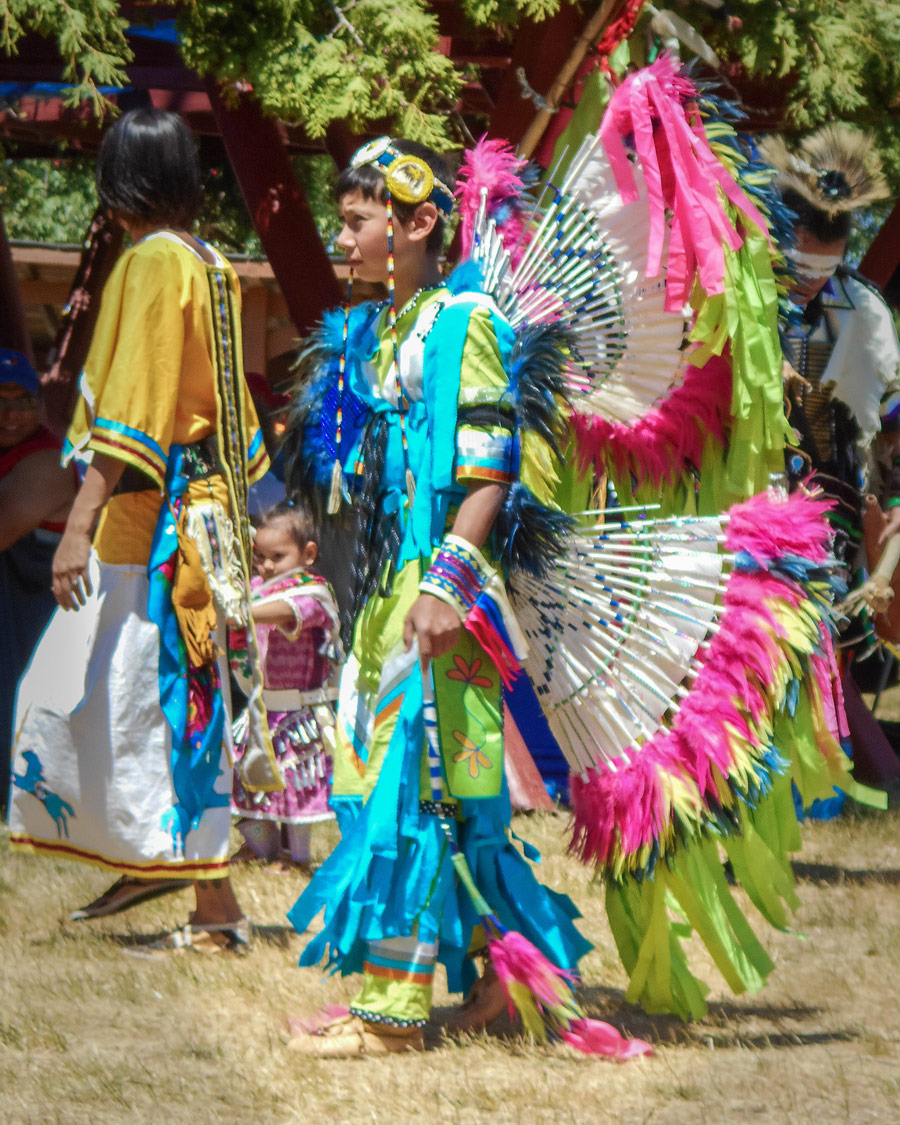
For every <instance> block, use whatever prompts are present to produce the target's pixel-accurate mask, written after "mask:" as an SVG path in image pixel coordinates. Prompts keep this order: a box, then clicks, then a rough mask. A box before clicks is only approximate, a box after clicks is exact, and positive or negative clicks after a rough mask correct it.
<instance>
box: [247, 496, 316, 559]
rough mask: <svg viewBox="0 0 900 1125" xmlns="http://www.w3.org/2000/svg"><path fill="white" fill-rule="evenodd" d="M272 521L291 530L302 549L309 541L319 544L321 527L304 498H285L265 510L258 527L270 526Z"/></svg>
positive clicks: (292, 535)
mask: <svg viewBox="0 0 900 1125" xmlns="http://www.w3.org/2000/svg"><path fill="white" fill-rule="evenodd" d="M271 523H283V524H285V526H286V527H287V528H288V531H289V532H290V536H291V539H293V540H294V542H295V543H296V544H297V546H298V547H300V548H301V549H302V548H303V547H305V546H306V544H307V543H315V545H316V546H317V547H318V545H319V529H318V528H317V527H316V521H315V519H314V518H313V514H312V509H311V508H310V507H309V505H308V504H307V503H306V502H305V501H304V500H295V501H293V502H291V501H289V500H283V501H282V502H281V503H280V504H276V505H275V506H274V507H273V508H269V509H268V510H267V511H265V512H264V513H263V515H262V518H261V519H260V521H259V523H258V524H257V527H268V525H269V524H271Z"/></svg>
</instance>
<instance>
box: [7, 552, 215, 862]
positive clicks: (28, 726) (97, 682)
mask: <svg viewBox="0 0 900 1125" xmlns="http://www.w3.org/2000/svg"><path fill="white" fill-rule="evenodd" d="M90 575H91V583H92V585H93V593H92V595H91V597H90V598H89V599H88V601H87V604H86V605H84V606H83V607H82V608H81V609H80V610H79V611H78V612H73V611H71V610H70V611H68V612H65V611H63V610H61V609H58V610H57V611H56V613H55V614H54V616H53V618H52V619H51V621H50V624H49V625H48V626H47V629H46V632H45V633H44V635H43V637H42V638H41V641H40V643H39V644H38V647H37V649H36V650H35V653H34V655H33V656H32V658H31V663H30V664H29V666H28V669H27V670H26V672H25V675H24V676H23V677H22V680H21V682H20V684H19V693H18V699H17V704H16V722H15V728H14V729H15V732H16V734H15V739H14V743H13V782H12V790H11V797H10V814H9V824H10V835H11V842H12V844H13V846H14V847H20V848H27V849H31V850H35V851H40V852H43V853H45V854H50V855H54V856H57V857H60V858H66V859H76V860H82V861H83V862H86V863H93V864H97V865H99V866H102V867H108V868H112V869H113V870H116V871H119V872H122V873H123V874H127V875H139V876H147V877H153V878H158V877H171V878H187V877H191V878H200V879H202V878H221V877H222V876H224V875H225V874H226V873H227V872H226V869H227V864H228V859H227V853H228V833H229V825H230V810H229V803H228V801H227V800H226V801H225V802H224V803H223V805H222V806H221V807H217V808H210V809H207V810H205V811H204V812H203V814H202V816H201V817H200V818H199V821H198V822H197V824H196V826H195V827H194V828H193V829H192V830H191V831H190V832H189V833H188V835H187V839H186V841H185V842H184V845H183V847H182V846H181V844H180V843H176V842H175V841H174V840H173V837H172V833H171V832H170V831H169V830H168V828H167V827H166V824H165V820H166V814H167V813H168V812H169V810H171V809H172V807H173V805H174V804H175V802H176V800H177V798H176V795H175V790H174V787H173V785H172V772H171V764H170V756H171V746H172V733H171V728H170V727H169V724H168V722H167V721H166V718H165V716H164V714H163V712H162V709H161V707H160V702H159V680H158V670H159V649H160V638H159V630H158V629H157V627H156V625H154V624H153V623H152V622H151V621H150V620H149V619H148V617H147V593H148V587H149V583H148V580H147V575H146V568H145V567H143V566H112V565H109V564H107V563H100V562H98V560H97V559H96V557H95V556H93V555H92V557H91V562H90ZM219 649H220V651H221V649H222V646H219ZM219 673H220V682H221V683H222V685H223V690H224V691H225V693H226V702H227V696H228V671H227V665H225V664H224V661H220V667H219ZM225 729H226V731H228V729H229V723H228V722H227V721H226V724H225ZM226 737H227V736H226ZM215 789H216V792H219V793H222V794H223V795H226V794H229V793H230V791H231V768H230V764H229V748H228V747H226V746H225V745H223V747H222V759H221V772H220V775H219V778H218V780H217V781H216V785H215Z"/></svg>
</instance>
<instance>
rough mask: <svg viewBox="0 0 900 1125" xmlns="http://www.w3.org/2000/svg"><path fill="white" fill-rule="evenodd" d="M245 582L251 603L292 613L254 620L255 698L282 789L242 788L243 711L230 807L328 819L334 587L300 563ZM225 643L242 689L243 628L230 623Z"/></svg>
mask: <svg viewBox="0 0 900 1125" xmlns="http://www.w3.org/2000/svg"><path fill="white" fill-rule="evenodd" d="M250 587H251V592H252V599H251V606H253V605H265V604H266V603H267V602H270V603H271V602H283V603H285V604H287V605H289V606H290V607H291V610H292V612H293V614H294V621H293V624H292V625H291V626H287V627H285V626H281V625H263V624H257V625H256V626H255V631H256V642H257V647H258V650H259V660H260V666H261V668H262V678H263V703H264V704H265V708H266V712H267V715H268V722H269V733H270V734H271V736H272V747H273V750H274V751H275V760H276V761H277V763H278V769H279V772H280V773H281V776H282V778H283V780H284V789H282V790H279V791H277V792H274V793H248V792H247V791H246V790H245V789H244V786H243V784H242V782H241V770H240V763H241V760H242V758H243V756H244V749H245V746H246V740H247V736H248V734H249V731H250V722H249V718H250V716H249V715H248V714H247V712H243V713H242V714H241V716H240V717H239V718H238V719H237V720H236V721H235V724H234V759H235V767H236V768H235V772H234V793H233V796H232V811H233V812H235V813H236V814H237V815H238V816H240V817H245V818H249V819H251V820H266V821H273V822H276V823H278V824H288V825H300V824H314V823H316V822H317V821H320V820H332V819H333V818H334V813H333V812H331V811H330V810H329V808H328V798H329V795H330V793H331V772H332V755H331V746H332V744H333V742H334V733H333V728H334V713H333V701H334V699H335V697H336V692H335V691H334V690H333V689H332V688H331V687H330V686H329V684H328V681H329V680H330V679H331V676H332V672H333V670H334V667H335V661H336V658H337V655H338V648H337V645H338V631H339V629H340V622H339V620H338V612H337V607H336V605H335V601H334V594H333V593H332V590H331V588H330V587H329V585H328V584H327V582H325V581H323V580H322V579H321V578H318V577H316V575H314V574H307V573H305V572H303V571H300V570H297V571H293V572H291V573H290V574H280V575H278V576H277V577H275V578H272V579H270V580H269V581H268V582H264V581H263V580H262V579H261V578H259V577H256V578H254V579H253V580H252V581H251V584H250ZM229 647H230V649H231V652H232V660H231V669H232V672H233V673H234V676H235V679H236V680H237V683H238V686H239V687H241V688H242V689H243V688H245V687H246V688H248V689H249V688H250V685H251V683H252V679H251V676H250V674H249V673H250V671H251V669H250V665H249V657H250V652H249V649H248V648H247V637H246V630H243V629H242V630H232V631H231V635H230V637H229Z"/></svg>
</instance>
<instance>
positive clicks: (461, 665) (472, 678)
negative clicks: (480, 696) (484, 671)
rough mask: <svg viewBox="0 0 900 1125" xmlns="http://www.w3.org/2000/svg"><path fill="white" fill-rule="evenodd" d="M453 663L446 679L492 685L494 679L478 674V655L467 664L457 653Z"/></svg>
mask: <svg viewBox="0 0 900 1125" xmlns="http://www.w3.org/2000/svg"><path fill="white" fill-rule="evenodd" d="M453 663H454V664H455V665H456V667H455V668H449V669H448V670H447V679H448V680H459V682H460V683H463V684H467V685H468V684H471V685H472V686H473V687H483V688H490V687H493V686H494V681H493V680H492V679H491V678H490V677H489V676H481V675H479V669H480V668H481V659H480V657H477V656H476V657H475V659H474V660H473V661H472V663H471V664H469V663H468V662H467V661H465V660H463V658H462V657H461V656H460V655H459V654H458V653H457V654H456V655H454V657H453ZM473 776H474V775H473Z"/></svg>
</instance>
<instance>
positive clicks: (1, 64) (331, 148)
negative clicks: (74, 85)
mask: <svg viewBox="0 0 900 1125" xmlns="http://www.w3.org/2000/svg"><path fill="white" fill-rule="evenodd" d="M623 6H624V0H605V2H604V3H603V4H602V5H601V10H602V11H605V18H607V17H609V16H610V15H613V14H615V11H616V9H618V8H621V7H623ZM121 7H122V9H123V11H124V13H125V14H126V16H129V17H130V18H133V19H135V20H140V21H141V22H140V24H137V23H136V24H133V25H132V27H131V28H130V29H129V41H130V45H131V47H132V50H133V53H134V59H133V61H132V63H131V64H130V65H129V66H128V68H127V73H128V79H129V86H128V87H127V88H126V89H124V90H122V91H109V92H108V96H109V97H110V100H112V101H114V102H117V103H118V105H119V107H120V108H122V109H129V108H132V107H133V106H136V105H153V106H156V107H159V108H165V109H171V110H175V111H177V112H178V113H180V114H181V115H182V116H183V117H184V118H185V120H186V121H187V123H188V124H189V126H190V127H191V129H192V131H193V132H194V133H195V135H196V136H197V137H198V138H199V139H200V142H201V144H202V145H203V146H204V147H205V149H206V150H207V151H208V152H210V153H211V154H214V155H215V156H216V157H217V158H225V159H227V160H228V161H229V162H230V164H231V166H232V168H233V170H234V173H235V176H236V179H237V182H238V184H239V186H240V189H241V192H242V195H243V197H244V201H245V203H246V205H247V209H248V212H249V214H250V216H251V218H252V220H253V223H254V226H255V228H256V230H257V232H258V234H259V238H260V241H261V243H262V247H263V250H264V252H265V254H266V257H267V258H268V261H269V264H270V266H271V269H272V272H273V274H274V277H275V280H276V281H277V283H278V285H279V287H280V289H281V292H282V294H283V296H284V299H285V302H286V306H287V311H288V315H289V316H290V319H291V322H292V324H293V327H294V328H295V330H296V332H297V334H298V335H303V334H305V333H306V332H308V331H309V329H310V328H311V327H312V326H313V325H314V324H315V323H316V321H317V320H318V318H319V317H320V315H321V313H322V312H323V311H324V309H325V308H327V307H329V306H331V305H334V304H337V303H339V302H340V300H341V290H340V287H339V284H338V281H337V279H336V277H335V273H334V269H333V267H332V263H331V261H330V259H329V257H328V254H327V252H326V248H325V246H324V245H323V243H322V240H321V238H320V236H319V233H318V230H317V229H316V225H315V222H314V220H313V215H312V211H311V209H310V207H309V204H308V201H307V200H306V198H305V196H304V193H303V189H302V187H301V185H300V183H299V182H298V179H297V176H296V174H295V172H294V168H293V166H292V163H291V157H292V155H294V154H295V153H303V152H322V151H325V152H327V153H328V154H329V155H330V156H331V157H332V158H333V159H334V161H335V163H336V164H337V166H338V167H339V168H340V167H344V166H345V164H346V162H347V161H348V160H349V157H350V156H351V154H352V153H353V151H354V150H355V149H356V147H357V146H358V145H359V144H360V143H361V142H362V140H364V139H365V138H361V137H357V136H354V135H353V134H352V133H350V131H349V130H348V129H347V128H346V127H345V126H344V125H342V124H341V123H335V124H334V125H332V126H331V128H330V129H329V130H328V133H327V134H326V136H325V138H324V140H323V141H318V142H314V141H311V140H310V139H309V138H308V137H307V136H305V135H304V133H303V132H302V130H301V129H299V128H296V127H291V126H286V125H284V124H282V123H279V122H277V121H274V120H272V119H271V118H268V117H265V116H264V115H263V114H262V113H261V111H260V109H259V106H258V104H257V103H256V102H255V101H254V100H253V98H252V96H248V95H242V96H241V99H240V101H239V102H238V104H237V105H236V106H230V105H226V103H225V101H224V100H223V98H222V96H221V93H220V90H219V87H218V84H217V83H216V82H215V81H213V80H209V79H201V78H200V77H199V76H198V75H197V74H196V73H195V72H194V71H192V70H190V69H189V68H187V67H186V66H185V65H184V63H183V62H182V60H181V57H180V55H179V51H178V44H177V38H176V36H175V33H174V29H173V21H172V17H173V15H174V9H173V8H172V7H171V6H170V5H165V4H150V5H148V4H146V3H140V4H138V3H127V2H124V3H122V5H121ZM433 7H434V9H435V12H436V14H437V15H438V18H439V25H440V31H441V39H440V50H441V51H442V52H443V53H445V54H447V55H449V56H451V57H452V58H453V60H454V62H455V63H457V65H464V64H471V65H473V66H474V67H475V68H476V69H477V73H478V74H479V76H480V79H479V81H477V82H470V83H469V84H467V86H466V88H465V91H464V94H463V99H462V102H461V104H460V106H459V107H458V109H459V112H460V114H461V115H462V117H463V120H467V119H468V120H469V121H470V122H471V124H472V126H473V128H477V127H478V126H477V125H476V124H475V122H476V120H477V121H478V122H479V123H480V124H482V127H483V122H484V121H485V120H487V121H488V122H489V131H490V132H491V134H493V135H497V136H504V137H507V138H508V139H510V140H512V141H514V142H517V141H519V140H520V139H521V137H522V136H523V134H524V133H525V132H526V130H527V129H528V126H529V124H531V122H532V121H533V118H534V116H535V114H534V107H533V105H532V103H531V102H530V101H528V100H527V99H524V98H523V97H522V94H521V85H520V83H519V81H518V79H517V77H516V74H517V71H519V70H520V68H521V70H522V71H524V73H525V74H526V75H527V77H528V82H529V84H530V85H531V86H532V87H533V88H534V89H536V90H544V91H546V90H549V89H550V87H551V85H552V84H553V81H554V79H555V78H556V77H557V75H558V74H559V72H560V70H561V68H563V66H564V64H565V63H566V60H567V59H568V58H569V57H570V56H571V53H572V49H573V44H574V43H575V42H576V41H577V40H578V37H579V35H580V34H581V33H582V32H583V29H584V16H583V15H582V14H581V13H580V12H579V11H578V10H576V8H575V7H574V6H573V5H571V4H565V5H564V6H563V7H562V8H561V10H560V12H559V13H558V14H557V16H556V17H554V18H553V19H551V20H549V21H546V22H545V23H543V24H540V25H533V24H531V23H530V21H525V23H523V25H522V26H521V27H520V29H519V31H518V34H517V36H516V38H515V40H513V41H506V40H503V39H500V38H498V37H497V36H490V35H485V36H484V37H482V38H473V37H472V33H471V31H470V30H467V29H466V28H465V27H464V25H463V24H462V20H461V17H460V15H459V10H458V6H457V5H456V4H455V3H453V2H452V0H434V2H433ZM61 84H62V60H61V58H60V56H59V54H58V51H57V49H56V45H55V43H53V42H51V41H50V40H46V39H42V38H40V37H38V36H35V35H30V36H27V37H26V38H25V39H23V40H21V41H20V42H19V44H18V46H17V53H16V55H15V56H14V57H12V58H7V57H0V98H2V101H0V139H2V140H5V141H7V142H11V146H10V147H11V148H12V150H13V151H14V154H16V155H20V156H49V155H53V156H59V155H60V152H61V151H62V152H67V151H68V152H72V153H78V154H91V153H93V152H95V151H96V149H97V147H98V146H99V143H100V139H101V137H102V131H103V128H104V125H105V123H104V122H101V121H98V119H97V118H96V117H95V116H94V115H93V112H92V110H91V107H89V106H80V107H77V108H71V107H66V106H65V105H64V102H63V94H64V90H63V88H62V85H61ZM4 103H5V106H4ZM120 249H121V232H119V231H118V229H117V228H115V227H113V226H112V225H111V224H110V223H109V222H108V221H107V220H106V218H105V217H104V216H103V215H102V214H100V213H99V212H98V213H97V214H95V216H94V218H93V221H92V222H91V225H90V228H89V230H88V231H87V232H86V236H85V241H84V247H83V252H82V254H81V261H80V263H79V266H78V269H77V271H76V275H75V279H74V283H73V286H72V292H71V293H70V296H69V300H68V302H67V305H66V309H65V312H64V316H63V319H62V322H61V324H60V327H59V332H58V336H57V340H56V347H55V352H56V359H55V362H54V364H53V366H52V368H51V369H50V371H49V372H47V373H46V374H45V376H44V378H45V383H46V389H47V393H48V404H49V407H50V412H51V414H52V415H54V421H55V422H56V423H57V424H58V425H64V419H65V415H66V413H67V406H68V402H69V399H70V396H71V392H72V390H73V389H74V382H75V379H76V377H77V374H78V372H79V371H80V369H81V366H82V364H83V362H84V358H85V355H86V352H87V347H88V344H89V342H90V337H91V333H92V331H93V326H94V322H95V318H96V313H97V306H98V303H99V301H98V298H99V294H100V292H101V291H102V288H103V285H104V283H105V281H106V278H107V277H108V276H109V272H110V270H111V269H112V266H113V264H114V263H115V260H116V258H117V257H118V254H119V251H120ZM0 342H2V343H3V345H4V346H8V347H16V348H18V349H19V350H22V351H24V352H26V353H28V354H30V353H31V341H30V339H29V334H28V331H27V326H26V320H25V314H24V303H23V301H22V296H21V293H20V291H19V287H18V284H17V279H16V273H15V268H14V265H13V261H12V256H11V251H10V247H9V244H8V241H7V239H6V236H5V233H4V231H3V225H2V217H0Z"/></svg>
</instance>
